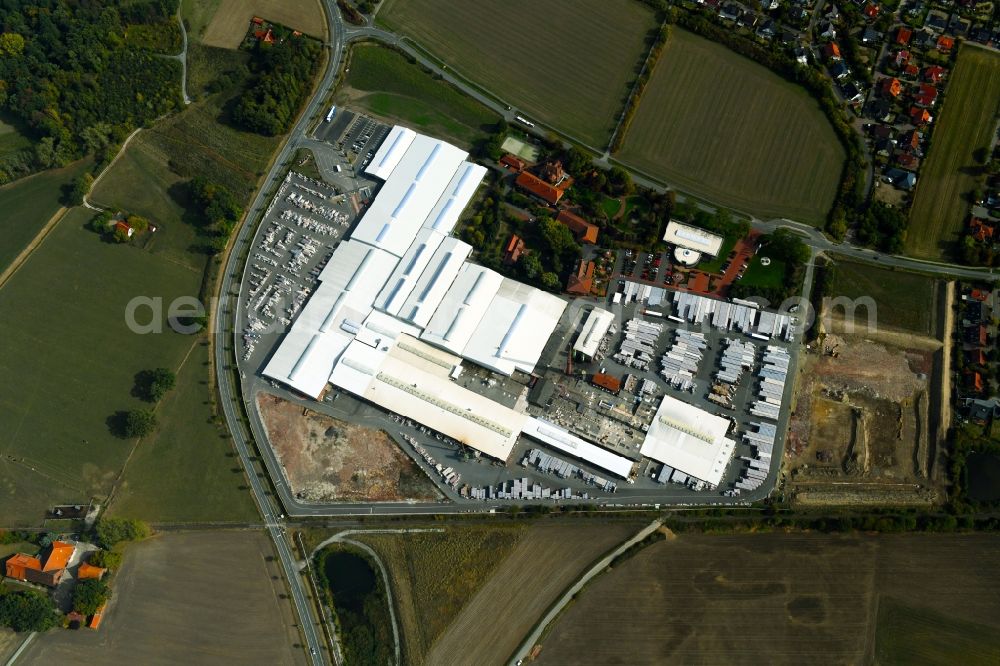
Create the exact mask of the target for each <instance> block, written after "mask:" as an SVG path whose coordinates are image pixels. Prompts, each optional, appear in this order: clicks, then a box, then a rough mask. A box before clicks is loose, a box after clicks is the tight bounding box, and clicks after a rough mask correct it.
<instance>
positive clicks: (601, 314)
mask: <svg viewBox="0 0 1000 666" xmlns="http://www.w3.org/2000/svg"><path fill="white" fill-rule="evenodd" d="M614 320H615V316H614V315H613V314H611V313H610V312H608V311H607V310H603V309H601V308H594V309H593V310H591V311H590V314H588V315H587V319H586V321H584V322H583V330H581V331H580V335H579V337H577V339H576V342H575V343H573V351H575V352H579V353H580V354H583V355H584V356H587V357H588V358H594V354H596V353H597V347H598V346H599V345H600V344H601V340H602V339H603V338H604V336H605V335H607V333H608V330H609V329H610V328H611V323H612V322H614Z"/></svg>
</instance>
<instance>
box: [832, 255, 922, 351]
mask: <svg viewBox="0 0 1000 666" xmlns="http://www.w3.org/2000/svg"><path fill="white" fill-rule="evenodd" d="M833 270H834V276H833V285H832V287H831V289H830V294H829V296H830V297H833V298H836V297H837V296H846V297H848V298H851V299H860V298H863V297H869V298H871V299H873V300H874V302H875V306H876V309H877V316H878V319H877V321H878V325H879V326H889V327H892V328H900V329H904V330H907V331H913V332H914V333H919V334H922V335H929V334H931V333H933V330H932V326H933V322H934V316H935V303H936V294H935V282H934V280H932V279H931V278H928V277H925V276H923V275H916V274H914V273H905V272H902V271H891V270H888V269H885V268H879V267H877V266H871V265H869V264H859V263H853V262H850V261H840V260H838V261H836V263H835V265H834V269H833ZM861 312H864V310H862V311H861Z"/></svg>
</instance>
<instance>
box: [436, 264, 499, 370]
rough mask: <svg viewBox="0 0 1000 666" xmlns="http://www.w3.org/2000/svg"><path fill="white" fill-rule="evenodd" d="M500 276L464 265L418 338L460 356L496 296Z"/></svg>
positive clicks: (481, 268)
mask: <svg viewBox="0 0 1000 666" xmlns="http://www.w3.org/2000/svg"><path fill="white" fill-rule="evenodd" d="M503 280H504V278H503V276H502V275H500V274H499V273H497V272H496V271H492V270H490V269H488V268H484V267H482V266H478V265H476V264H470V263H466V264H465V265H464V266H462V270H461V271H459V273H458V277H456V278H455V281H454V282H452V284H451V287H449V288H448V292H447V293H446V294H445V295H444V298H443V299H442V301H441V303H440V305H438V309H437V311H436V312H435V313H434V316H433V317H431V319H430V321H429V322H428V323H427V327H426V328H425V329H424V332H423V333H422V334H421V336H420V339H421V340H426V341H427V342H430V343H431V344H435V345H437V346H439V347H443V348H444V349H447V350H448V351H450V352H453V353H455V354H461V353H462V352H463V351H464V350H465V347H466V345H468V344H469V340H470V339H471V338H472V335H473V334H474V333H475V332H476V327H477V326H479V322H480V321H482V319H483V317H484V316H485V314H486V311H487V310H488V309H489V307H490V304H491V303H492V302H493V297H494V296H496V294H497V291H499V289H500V285H501V284H502V283H503Z"/></svg>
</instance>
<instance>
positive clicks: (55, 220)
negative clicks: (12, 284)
mask: <svg viewBox="0 0 1000 666" xmlns="http://www.w3.org/2000/svg"><path fill="white" fill-rule="evenodd" d="M68 212H69V208H66V207H65V206H63V207H62V208H60V209H59V210H57V211H56V212H55V214H54V215H53V216H52V217H50V218H49V221H48V222H46V223H45V226H44V227H42V228H41V230H40V231H39V232H38V233H37V234H35V237H34V238H32V239H31V242H30V243H28V245H27V246H26V247H25V248H24V249H23V250H21V252H20V253H18V255H17V256H16V257H14V261H12V262H10V266H8V267H7V268H6V270H4V272H3V273H0V289H3V286H4V285H5V284H7V282H8V281H9V280H10V279H11V278H12V277H14V273H17V270H18V269H19V268H21V266H23V265H24V264H25V263H26V262H27V261H28V259H30V258H31V255H32V254H33V253H34V251H35V250H37V249H38V247H39V246H40V245H41V244H42V243H43V242H44V241H45V239H46V238H47V237H48V235H49V234H50V233H51V232H52V230H53V229H55V228H56V225H57V224H59V220H61V219H63V216H64V215H66V213H68Z"/></svg>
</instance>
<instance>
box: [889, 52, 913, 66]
mask: <svg viewBox="0 0 1000 666" xmlns="http://www.w3.org/2000/svg"><path fill="white" fill-rule="evenodd" d="M892 61H893V62H894V63H896V67H906V65H908V64H909V62H910V52H909V51H907V50H906V49H901V50H899V51H896V55H895V56H893V59H892Z"/></svg>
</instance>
